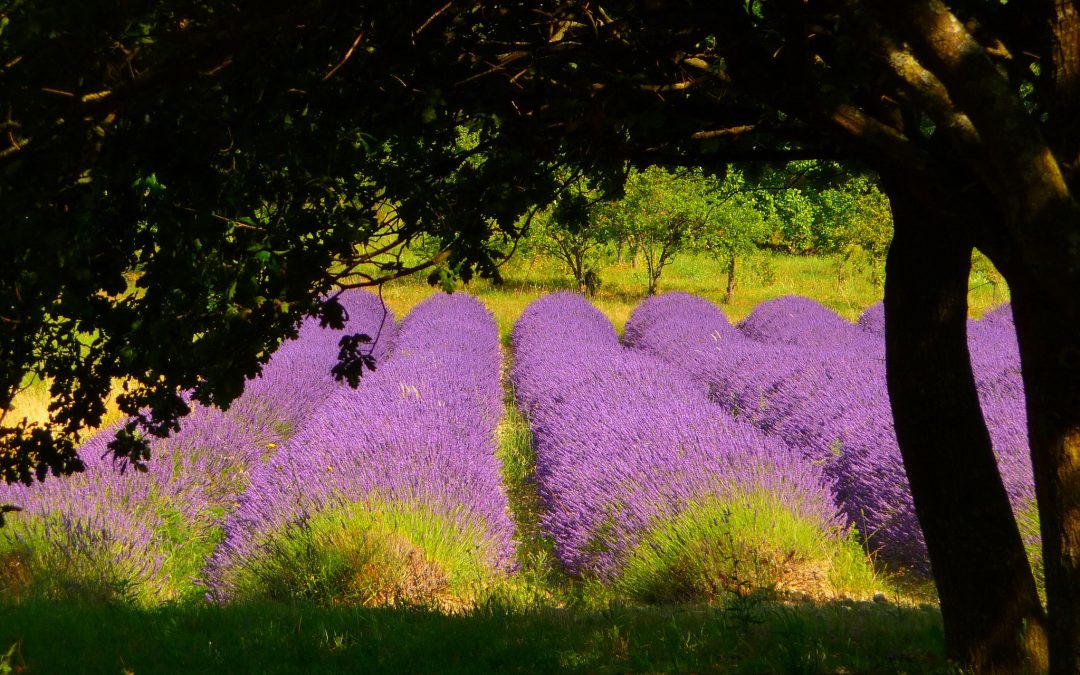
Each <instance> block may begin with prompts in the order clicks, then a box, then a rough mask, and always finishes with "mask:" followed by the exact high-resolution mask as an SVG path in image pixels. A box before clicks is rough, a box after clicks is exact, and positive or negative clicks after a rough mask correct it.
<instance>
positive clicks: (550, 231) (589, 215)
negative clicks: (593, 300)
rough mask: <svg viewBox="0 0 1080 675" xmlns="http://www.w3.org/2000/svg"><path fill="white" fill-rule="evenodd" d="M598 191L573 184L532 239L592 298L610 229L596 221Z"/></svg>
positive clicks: (547, 212) (544, 216)
mask: <svg viewBox="0 0 1080 675" xmlns="http://www.w3.org/2000/svg"><path fill="white" fill-rule="evenodd" d="M598 199H599V197H597V196H596V194H595V191H590V190H589V189H588V188H587V187H586V186H583V185H581V184H580V182H579V181H574V182H572V183H571V186H570V187H569V188H568V189H567V190H565V191H564V192H563V193H562V194H561V195H560V196H559V197H558V199H556V201H555V202H554V203H552V204H551V206H550V208H548V209H546V210H545V211H544V212H542V213H541V214H540V215H539V217H537V218H536V222H535V223H534V224H533V225H532V231H531V232H530V237H531V238H532V239H533V240H534V241H536V243H537V247H538V248H539V250H540V251H542V252H544V253H546V254H548V255H550V256H552V257H554V258H555V259H556V260H558V261H559V262H560V263H561V264H562V265H563V267H564V268H566V270H567V271H568V272H569V273H570V275H571V276H573V278H574V283H575V284H576V285H577V288H578V291H579V292H581V293H584V294H586V295H592V294H594V293H595V292H596V289H597V288H598V287H599V285H600V267H601V253H602V252H603V250H604V248H605V247H606V246H607V245H608V240H609V238H610V230H609V229H608V228H606V227H601V226H598V225H597V224H595V223H594V222H593V220H594V217H595V216H594V214H595V211H596V208H597V207H596V202H597V200H598Z"/></svg>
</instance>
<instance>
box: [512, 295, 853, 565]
mask: <svg viewBox="0 0 1080 675" xmlns="http://www.w3.org/2000/svg"><path fill="white" fill-rule="evenodd" d="M512 341H513V346H514V364H513V368H512V371H511V377H512V381H513V385H514V387H515V393H516V396H517V400H518V402H519V405H520V406H521V408H522V409H523V411H524V412H526V414H527V416H528V418H529V420H530V425H531V427H532V430H533V435H534V438H535V443H536V480H537V483H538V487H539V491H540V496H541V499H542V501H543V503H544V505H545V507H546V511H545V513H544V515H543V519H542V528H543V530H544V531H545V533H546V534H547V535H548V536H550V537H551V538H552V540H553V542H554V547H555V552H556V554H557V556H558V557H559V559H560V560H561V561H562V562H563V563H564V564H565V566H566V567H567V568H568V569H569V570H570V571H571V572H576V573H588V574H593V575H596V576H598V577H599V578H601V579H606V580H611V579H613V578H615V577H617V576H618V575H619V574H620V573H621V571H622V570H623V568H624V566H625V565H626V564H627V560H628V558H629V557H630V556H631V554H632V552H633V551H634V550H635V548H636V547H637V546H638V545H639V544H640V543H641V542H642V541H643V540H644V538H645V537H646V534H647V533H648V532H649V531H650V530H652V529H654V528H656V527H662V526H663V524H664V523H670V522H673V521H675V520H677V519H678V518H679V517H680V515H681V514H683V513H684V512H686V511H688V510H690V509H693V508H695V507H696V506H698V505H701V504H703V503H709V502H719V503H727V504H735V503H740V502H743V503H746V502H751V501H753V500H754V499H755V498H756V497H760V496H762V495H764V496H766V497H767V499H768V500H771V501H772V502H773V503H775V504H778V505H780V507H781V508H783V509H786V510H787V511H788V512H789V513H792V514H794V515H795V516H796V517H798V518H801V519H803V520H804V521H808V522H810V523H813V524H814V525H815V526H816V527H817V528H818V532H819V533H820V536H821V537H822V538H834V539H839V538H842V537H843V536H844V532H843V530H842V528H840V527H839V523H840V520H841V518H840V516H839V515H838V513H837V511H836V509H835V506H834V505H833V503H832V497H831V495H830V493H829V491H828V489H827V487H826V479H825V476H824V475H823V473H822V472H821V470H820V469H819V468H818V467H815V466H814V465H812V464H811V463H810V462H807V461H805V460H804V459H803V458H802V457H799V456H797V455H795V454H793V453H791V452H789V451H788V450H787V448H786V447H784V446H783V444H781V443H779V442H777V441H776V440H772V439H769V438H768V437H766V436H765V435H763V434H762V433H760V432H759V430H758V429H756V428H755V427H753V426H752V425H750V424H747V423H745V422H741V421H737V420H735V419H733V418H732V416H731V415H730V414H728V413H727V412H725V411H724V410H723V409H721V408H720V407H719V406H717V405H716V404H714V403H712V402H710V401H709V400H708V397H707V395H706V391H705V389H704V388H703V387H701V386H700V385H698V384H697V383H696V382H694V381H692V380H690V379H688V378H686V377H685V375H684V373H683V371H682V370H681V369H679V368H678V367H677V366H675V365H671V364H669V363H667V362H665V361H664V360H662V359H660V358H657V357H655V356H652V355H650V354H646V353H644V352H642V351H640V350H639V351H634V350H629V349H626V348H624V347H623V346H621V345H620V344H619V341H618V337H617V335H616V333H615V330H614V328H613V326H612V325H611V323H610V321H609V320H608V319H607V318H606V317H604V315H603V314H601V313H600V312H599V311H598V310H597V309H596V308H595V307H593V306H592V305H591V304H590V303H589V302H588V301H586V300H585V299H584V298H582V297H581V296H577V295H572V294H568V293H557V294H554V295H549V296H546V297H544V298H541V299H539V300H537V301H535V302H533V303H532V304H530V305H529V306H528V307H527V308H526V310H525V311H524V313H523V314H522V316H521V317H520V319H519V320H518V321H517V323H516V324H515V326H514V329H513V333H512Z"/></svg>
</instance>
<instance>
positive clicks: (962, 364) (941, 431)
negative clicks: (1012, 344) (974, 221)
mask: <svg viewBox="0 0 1080 675" xmlns="http://www.w3.org/2000/svg"><path fill="white" fill-rule="evenodd" d="M889 187H890V189H889V195H890V199H891V200H892V205H893V218H894V222H895V228H896V229H895V237H894V239H893V243H892V246H891V248H890V250H889V257H888V261H887V267H886V277H885V336H886V359H887V365H888V384H889V396H890V400H891V402H892V409H893V415H894V418H895V422H896V434H897V438H898V440H899V442H900V448H901V450H902V452H903V457H904V465H905V468H906V470H907V474H908V479H909V481H910V483H911V489H912V494H913V495H914V497H915V507H916V511H917V513H918V516H919V521H920V523H921V524H922V527H923V532H924V534H925V536H926V544H927V549H928V550H929V553H930V561H931V564H932V566H933V571H934V580H935V583H936V584H937V589H938V594H939V596H940V599H941V612H942V616H943V619H944V624H945V638H946V645H947V649H948V651H949V654H950V656H951V657H952V658H955V659H957V660H958V661H960V662H961V663H963V664H965V665H967V666H969V667H972V668H974V669H975V670H976V672H1016V671H1025V670H1031V671H1041V670H1045V668H1046V659H1047V656H1046V635H1045V632H1044V631H1045V629H1044V621H1045V619H1044V615H1043V611H1042V606H1041V605H1040V603H1039V598H1038V594H1037V592H1036V588H1035V581H1034V578H1033V576H1032V573H1031V568H1030V566H1029V564H1028V560H1027V557H1026V555H1025V553H1024V547H1023V543H1022V541H1021V538H1020V533H1019V530H1018V528H1017V526H1016V521H1015V519H1014V518H1013V515H1012V511H1011V508H1010V506H1009V501H1008V497H1007V495H1006V493H1005V488H1004V486H1003V484H1002V481H1001V477H1000V475H999V473H998V469H997V464H996V461H995V459H994V455H993V451H992V450H991V445H990V436H989V433H988V432H987V429H986V425H985V423H984V422H983V418H982V413H981V412H980V410H979V402H978V396H977V394H976V389H975V382H974V377H973V375H972V372H971V365H970V361H969V356H968V351H967V339H966V320H967V280H968V273H969V271H970V264H971V250H972V247H971V245H970V244H969V243H967V242H964V241H959V240H958V239H956V238H950V237H949V234H948V233H949V231H950V229H951V228H949V227H947V226H948V223H947V222H946V220H945V219H946V218H949V217H957V214H949V213H948V212H945V211H943V210H940V209H928V208H924V207H922V206H920V203H919V202H918V201H917V200H915V199H914V198H913V196H912V195H911V193H910V192H908V191H907V190H906V189H905V188H904V187H903V186H898V185H896V184H895V183H894V184H893V185H890V186H889ZM952 231H955V230H952Z"/></svg>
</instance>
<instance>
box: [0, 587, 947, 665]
mask: <svg viewBox="0 0 1080 675" xmlns="http://www.w3.org/2000/svg"><path fill="white" fill-rule="evenodd" d="M12 647H14V650H13V652H12V655H11V656H9V657H8V660H9V661H10V663H9V664H8V665H9V666H10V667H11V668H12V669H13V670H14V672H31V673H61V672H62V673H78V672H102V673H104V672H135V673H154V672H185V673H192V672H215V673H216V672H230V673H242V672H252V673H256V672H257V673H271V672H278V673H284V672H330V671H340V672H367V671H372V672H385V673H393V672H408V673H417V672H430V673H454V672H460V673H485V672H491V673H507V672H528V673H542V672H586V673H604V672H687V671H693V672H745V673H786V672H798V673H818V672H822V673H831V672H856V673H877V672H880V673H895V672H911V673H932V672H955V671H954V670H953V669H952V668H951V667H950V665H949V664H948V662H947V661H946V660H945V658H944V655H943V654H944V647H943V638H942V632H941V621H940V615H939V613H938V611H937V609H936V608H933V607H929V606H924V607H899V606H896V605H892V604H887V603H881V604H877V603H853V602H847V603H823V604H798V605H789V604H780V603H772V602H764V601H760V602H759V601H750V602H739V603H736V604H732V605H729V606H727V607H725V608H722V609H721V608H716V607H694V606H673V607H618V606H615V607H609V608H607V609H604V610H601V611H586V610H581V609H574V608H553V607H543V608H537V609H534V610H526V611H520V610H519V611H511V610H508V609H506V608H505V607H502V606H498V605H496V606H489V607H484V608H481V609H478V610H475V611H473V612H470V613H468V614H464V615H445V614H439V613H434V612H428V611H424V610H417V609H365V608H355V607H316V606H312V605H299V604H289V605H286V604H277V603H254V604H235V605H229V606H224V607H219V606H208V605H187V606H184V605H174V606H162V607H159V608H154V609H150V610H138V609H134V608H131V607H127V606H120V605H78V604H56V603H44V602H40V603H39V602H31V603H24V604H19V605H10V604H8V605H3V604H0V658H2V655H3V653H4V652H6V651H8V649H9V648H12ZM3 665H4V664H3V663H2V662H0V667H2V666H3Z"/></svg>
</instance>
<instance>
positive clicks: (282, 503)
mask: <svg viewBox="0 0 1080 675" xmlns="http://www.w3.org/2000/svg"><path fill="white" fill-rule="evenodd" d="M500 368H501V357H500V349H499V335H498V328H497V326H496V323H495V320H494V317H493V316H492V315H491V313H490V312H489V311H488V310H487V309H486V308H484V306H483V305H482V304H481V303H480V302H479V301H478V300H476V299H475V298H473V297H471V296H467V295H463V294H455V295H451V296H446V295H439V296H433V297H431V298H429V299H427V300H425V301H424V302H422V303H420V304H419V305H417V307H416V308H415V309H413V311H412V312H411V313H410V314H409V315H408V316H407V317H406V318H405V319H404V320H403V321H402V323H401V326H400V328H399V330H398V333H397V338H396V341H395V354H394V355H393V357H392V358H390V359H389V360H388V361H387V362H386V363H385V364H384V365H383V366H381V367H380V368H379V369H378V370H376V371H375V372H374V373H371V374H369V375H366V376H365V378H364V381H363V382H362V384H361V386H360V388H358V389H356V390H350V389H344V390H338V391H336V392H335V393H334V394H332V395H331V396H330V397H329V398H328V399H327V400H326V401H325V402H324V403H323V404H322V405H320V406H319V407H318V408H317V409H316V410H315V411H314V412H313V414H312V415H311V417H310V419H309V420H308V421H307V422H306V424H305V425H304V426H303V427H302V428H301V429H300V430H299V431H298V432H297V433H296V434H295V436H293V437H292V438H291V439H289V441H288V442H286V443H285V445H284V446H283V448H281V449H280V451H279V452H278V453H277V455H276V456H275V457H274V458H273V459H272V460H271V461H269V462H267V463H265V464H262V465H260V466H258V467H256V468H255V469H254V470H253V471H252V475H251V485H250V487H249V488H248V490H247V492H246V493H245V494H244V496H243V498H242V500H241V502H240V505H239V507H238V508H237V509H236V511H235V512H234V513H233V515H232V516H230V518H229V520H228V522H227V524H226V534H225V541H224V542H223V544H222V545H221V546H220V547H219V549H218V550H217V551H216V552H215V554H214V556H213V559H212V560H211V563H210V566H209V570H208V578H209V587H210V595H211V596H212V597H214V598H219V599H220V598H224V597H228V596H229V595H230V594H231V593H232V591H233V590H234V589H233V588H232V587H231V583H232V581H231V580H232V579H233V578H234V577H235V573H236V572H237V571H238V570H242V569H243V568H244V566H246V565H252V564H255V563H257V561H258V560H259V559H260V556H261V555H263V554H264V553H265V552H266V551H267V550H268V547H270V546H272V545H273V542H274V540H275V537H279V536H281V534H282V533H283V532H284V531H286V529H287V528H288V527H289V526H290V525H294V524H296V523H302V522H304V521H306V520H307V519H310V518H312V517H313V516H315V515H317V514H320V513H327V512H332V511H333V510H334V509H335V508H348V507H349V505H356V504H362V505H366V506H369V507H371V508H378V507H379V505H392V506H393V505H398V506H400V507H402V508H409V507H417V508H421V509H423V510H425V512H429V513H432V514H435V515H436V516H438V517H442V518H445V519H447V520H448V521H450V522H452V523H456V524H457V525H458V526H459V527H460V528H461V530H462V531H463V532H476V531H479V532H480V533H481V535H482V541H481V542H480V543H481V545H482V547H483V549H484V550H483V551H482V555H483V556H484V558H485V560H486V561H487V563H488V564H489V565H490V566H492V567H494V568H498V569H507V568H508V567H509V566H510V565H511V561H512V559H513V555H514V540H513V524H512V521H511V519H510V517H509V511H508V505H507V501H506V496H505V494H504V492H503V488H502V486H501V481H500V471H499V464H498V461H497V459H496V457H495V436H494V434H495V428H496V425H497V424H498V422H499V420H500V418H501V416H502V412H503V411H502V393H501V387H500Z"/></svg>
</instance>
